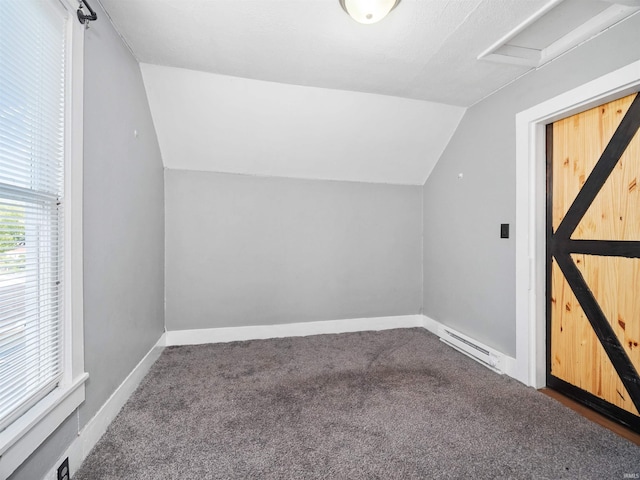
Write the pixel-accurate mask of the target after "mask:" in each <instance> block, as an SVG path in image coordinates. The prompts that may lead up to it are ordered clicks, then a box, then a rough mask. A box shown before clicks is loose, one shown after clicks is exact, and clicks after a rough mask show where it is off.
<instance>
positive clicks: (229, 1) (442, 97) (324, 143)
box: [0, 0, 640, 185]
mask: <svg viewBox="0 0 640 480" xmlns="http://www.w3.org/2000/svg"><path fill="white" fill-rule="evenodd" d="M0 1H1V0H0ZM96 1H99V2H100V3H101V5H102V6H103V8H104V9H105V10H106V12H107V13H108V15H109V16H110V17H111V19H112V21H113V23H114V25H115V27H116V29H117V30H118V31H119V32H120V34H121V35H122V37H123V38H124V40H125V41H126V42H127V43H128V45H129V46H130V48H131V49H132V51H133V53H134V55H135V56H136V58H137V59H138V61H139V62H140V63H141V64H142V66H143V68H142V72H143V78H144V82H145V87H146V89H147V95H148V98H149V104H150V107H151V113H152V116H153V120H154V124H155V128H156V131H157V134H158V139H159V144H160V149H161V153H162V157H163V162H164V165H165V166H166V167H168V168H181V169H192V170H208V171H215V172H226V173H241V174H250V175H274V176H285V177H298V178H318V179H331V180H349V181H363V182H381V183H397V184H413V185H420V184H423V183H424V182H425V180H426V178H427V177H428V175H429V173H430V172H431V170H432V169H433V167H434V165H435V164H436V162H437V161H438V159H439V157H440V155H441V154H442V152H443V151H444V149H445V148H446V145H447V143H448V141H449V140H450V138H451V136H452V135H453V134H454V132H455V129H456V128H457V125H458V123H459V122H460V119H461V118H462V115H463V114H464V109H465V107H468V106H470V105H473V104H474V103H476V102H478V101H480V100H481V99H482V98H484V97H486V96H487V95H490V94H491V93H493V92H495V91H496V90H498V89H500V88H501V87H503V86H504V85H506V84H508V83H509V82H511V81H513V80H514V79H515V78H517V77H519V76H520V75H522V74H524V73H526V72H527V71H529V70H531V69H532V68H535V66H536V65H540V64H541V63H540V62H537V63H536V62H533V63H532V61H528V65H527V61H525V62H524V63H523V62H522V61H520V63H518V62H516V63H515V64H514V63H512V62H511V60H513V58H515V57H507V60H508V61H509V62H508V63H496V62H494V61H487V60H478V56H479V55H480V54H485V53H486V52H487V51H491V49H492V48H494V47H495V48H497V49H499V50H497V51H496V52H497V53H498V54H500V55H496V54H492V55H489V57H491V56H493V57H496V58H499V59H500V58H501V59H502V60H504V59H505V55H503V54H502V53H503V52H504V49H505V48H506V49H507V50H508V49H511V50H514V49H515V50H517V51H518V52H525V53H526V55H529V53H527V50H528V49H530V47H531V45H534V47H536V48H543V47H544V46H545V45H546V44H548V43H549V41H554V39H555V38H556V37H557V31H556V30H554V33H553V35H552V36H551V38H550V39H549V38H546V37H549V35H550V34H549V35H546V37H545V33H549V32H548V30H549V28H548V27H544V25H546V24H544V23H533V24H532V26H533V27H534V30H535V27H536V25H538V26H540V25H542V26H541V27H540V28H538V31H539V34H537V35H534V38H529V36H530V34H531V32H527V31H524V30H522V29H523V28H525V27H526V28H529V23H531V21H533V20H535V19H536V18H537V17H539V16H541V15H542V14H543V13H544V12H545V11H547V10H550V11H557V12H561V11H564V10H566V8H565V7H567V6H568V5H569V4H570V3H571V4H573V7H572V8H577V9H584V7H585V6H587V4H588V7H589V12H590V13H589V14H588V15H586V17H585V18H584V19H583V20H582V21H588V19H589V16H592V15H594V14H597V13H598V12H601V11H602V10H604V9H607V8H609V7H611V6H612V4H626V5H627V6H626V7H625V6H620V5H617V6H616V7H615V8H620V9H622V10H625V9H629V8H630V7H629V6H635V7H640V0H402V1H401V3H400V4H399V5H398V6H397V8H395V9H394V10H393V11H392V12H391V13H390V14H389V16H388V17H387V18H385V19H383V20H382V21H381V22H379V23H376V24H373V25H362V24H359V23H356V22H355V21H354V20H352V19H351V18H350V17H349V16H348V15H347V14H346V13H345V12H344V11H343V10H342V8H341V7H340V4H339V1H338V0H96ZM558 5H560V6H561V8H556V7H557V6H558ZM567 8H568V7H567ZM625 11H626V10H625ZM593 12H595V13H593ZM614 13H615V12H614ZM563 15H564V20H563V17H557V18H555V19H551V20H549V19H548V18H547V20H546V21H547V23H549V22H551V24H552V25H555V26H556V27H557V26H558V25H560V26H562V25H569V27H567V28H574V27H576V25H572V24H571V22H569V21H568V19H571V18H575V17H576V16H577V17H582V16H584V15H582V16H581V15H576V13H575V11H574V12H573V13H571V12H569V13H567V12H565V13H564V14H563ZM624 15H626V13H622V14H618V13H616V14H615V15H613V16H611V15H610V16H609V17H610V18H612V19H613V20H610V22H609V24H606V25H604V24H603V25H601V24H600V23H598V24H597V25H596V26H595V27H594V28H591V29H588V30H587V33H586V34H583V35H582V36H579V37H576V36H575V35H573V37H574V38H573V43H570V42H569V43H567V42H564V45H565V47H564V48H565V50H566V48H571V47H572V46H575V45H577V44H578V43H579V42H582V41H584V40H588V38H590V36H593V35H595V34H598V33H600V31H601V30H603V29H604V28H607V26H608V25H611V22H615V21H618V20H619V18H621V17H622V16H624ZM609 17H608V18H609ZM565 20H566V21H565ZM542 21H545V17H542ZM592 23H593V22H592ZM554 28H555V27H554ZM532 31H533V30H532ZM540 32H541V33H540ZM516 35H517V37H516ZM570 36H571V35H567V37H570ZM563 38H565V37H563ZM509 39H511V41H512V43H513V42H520V43H521V44H522V45H520V44H517V45H516V46H515V47H514V46H512V45H505V46H504V48H502V47H501V45H502V44H503V43H502V42H505V41H506V40H509ZM523 39H524V40H523ZM531 42H533V44H532V43H531ZM538 43H540V45H538ZM554 45H555V44H554ZM552 46H553V45H552ZM500 48H502V50H500ZM550 48H551V47H549V48H547V50H549V49H550ZM555 51H556V54H558V53H561V52H562V51H564V50H562V49H558V48H555ZM536 52H537V54H536V55H537V56H538V57H539V58H542V57H543V56H544V55H543V54H544V53H545V50H539V51H538V50H536ZM516 60H517V59H516Z"/></svg>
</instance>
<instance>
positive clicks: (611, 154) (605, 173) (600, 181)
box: [556, 94, 640, 239]
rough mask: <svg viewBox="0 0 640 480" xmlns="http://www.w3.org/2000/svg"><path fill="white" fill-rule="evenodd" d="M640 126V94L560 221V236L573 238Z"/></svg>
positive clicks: (558, 234)
mask: <svg viewBox="0 0 640 480" xmlns="http://www.w3.org/2000/svg"><path fill="white" fill-rule="evenodd" d="M639 127H640V94H639V95H636V98H635V99H634V100H633V102H632V103H631V106H630V107H629V110H627V113H626V115H625V116H624V118H623V119H622V121H621V122H620V125H618V128H617V129H616V131H615V133H614V134H613V136H612V137H611V140H610V141H609V143H608V145H607V147H606V148H605V149H604V152H602V155H601V156H600V159H599V160H598V163H596V166H595V167H593V171H592V172H591V174H590V175H589V177H588V178H587V181H586V182H585V183H584V185H583V186H582V189H581V190H580V191H579V192H578V195H577V196H576V199H575V200H574V201H573V203H572V204H571V206H570V207H569V210H568V211H567V214H566V215H565V216H564V218H563V219H562V222H560V225H559V226H558V229H557V230H556V235H557V236H558V237H560V238H566V239H569V238H570V237H571V235H573V232H574V230H575V229H576V227H577V226H578V224H579V223H580V220H582V217H584V214H585V213H587V210H588V209H589V206H590V205H591V203H593V200H594V199H595V198H596V195H598V192H600V190H601V189H602V186H603V185H604V184H605V182H606V181H607V178H609V175H611V172H612V171H613V169H614V168H615V166H616V164H617V163H618V160H620V157H621V156H622V154H623V153H624V151H625V150H626V149H627V147H628V146H629V143H631V140H633V137H634V135H635V134H636V132H637V131H638V128H639Z"/></svg>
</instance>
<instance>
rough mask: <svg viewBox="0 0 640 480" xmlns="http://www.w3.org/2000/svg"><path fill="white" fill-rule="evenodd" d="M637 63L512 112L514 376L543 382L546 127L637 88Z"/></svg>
mask: <svg viewBox="0 0 640 480" xmlns="http://www.w3.org/2000/svg"><path fill="white" fill-rule="evenodd" d="M639 86H640V61H637V62H634V63H631V64H629V65H627V66H626V67H622V68H620V69H618V70H615V71H613V72H611V73H609V74H607V75H604V76H602V77H599V78H597V79H595V80H593V81H591V82H589V83H586V84H584V85H582V86H580V87H577V88H574V89H573V90H570V91H568V92H566V93H563V94H561V95H558V96H557V97H554V98H552V99H550V100H547V101H546V102H543V103H541V104H539V105H536V106H534V107H531V108H529V109H528V110H524V111H522V112H520V113H518V114H517V115H516V372H515V373H516V375H515V377H516V378H517V379H518V380H520V381H521V382H523V383H525V384H527V385H530V386H533V387H536V388H541V387H544V386H545V384H546V380H545V376H546V339H545V323H546V321H545V208H546V207H545V203H546V192H545V175H546V172H545V170H546V167H545V165H546V161H545V125H546V124H548V123H551V122H553V121H555V120H559V119H561V118H564V117H567V116H570V115H573V114H575V113H578V112H581V111H584V110H587V109H589V108H592V107H594V106H597V105H600V104H602V103H606V102H609V101H611V100H614V99H616V98H620V97H623V96H625V95H628V94H631V93H633V92H634V91H638V89H639V88H640V87H639Z"/></svg>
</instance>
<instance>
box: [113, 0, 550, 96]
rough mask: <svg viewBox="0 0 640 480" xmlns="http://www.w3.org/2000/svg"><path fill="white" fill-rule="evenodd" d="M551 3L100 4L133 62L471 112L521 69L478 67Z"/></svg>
mask: <svg viewBox="0 0 640 480" xmlns="http://www.w3.org/2000/svg"><path fill="white" fill-rule="evenodd" d="M549 1H550V0H402V2H401V3H400V4H399V5H398V7H397V8H396V9H394V10H393V11H392V12H391V13H390V14H389V16H388V17H387V18H385V19H383V20H382V21H381V22H379V23H377V24H373V25H361V24H359V23H356V22H355V21H353V20H352V19H351V18H350V17H349V16H348V15H346V13H345V12H344V11H343V10H342V8H341V7H340V4H339V2H338V0H101V3H102V4H103V6H104V8H105V9H106V10H107V12H108V14H109V15H110V16H111V18H112V20H113V22H114V24H115V25H116V27H117V29H118V30H119V32H120V33H121V34H122V35H123V37H124V38H125V40H126V41H127V43H128V44H129V46H130V47H131V48H132V50H133V52H134V54H135V55H136V57H137V58H138V60H139V61H140V62H143V63H150V64H156V65H166V66H173V67H181V68H187V69H192V70H201V71H205V72H212V73H218V74H223V75H231V76H236V77H244V78H251V79H257V80H267V81H272V82H279V83H288V84H294V85H306V86H315V87H323V88H333V89H339V90H352V91H358V92H367V93H378V94H383V95H393V96H399V97H405V98H413V99H420V100H429V101H434V102H440V103H446V104H450V105H459V106H469V105H471V104H473V103H475V102H477V101H478V100H480V99H481V98H483V97H484V96H486V95H488V94H490V93H491V92H493V91H495V90H496V89H498V88H500V87H501V86H503V85H504V84H506V83H508V82H509V81H511V80H512V79H514V78H515V77H517V76H518V75H520V74H522V73H524V72H525V71H527V70H528V69H529V67H524V66H517V65H500V64H496V63H492V62H486V61H478V60H477V59H476V57H477V56H478V55H479V54H480V53H481V52H482V51H483V50H485V49H486V48H488V47H489V46H490V45H491V44H493V43H494V42H495V41H497V40H498V39H499V38H500V37H502V36H503V35H505V34H506V33H508V32H509V31H510V30H512V29H513V28H514V27H516V26H517V25H518V24H520V23H521V22H523V21H524V20H525V19H527V18H528V17H530V16H531V15H532V14H534V13H535V12H536V11H538V10H539V9H540V8H542V7H544V6H545V5H546V4H548V3H549Z"/></svg>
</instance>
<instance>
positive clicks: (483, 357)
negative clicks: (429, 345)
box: [438, 327, 504, 374]
mask: <svg viewBox="0 0 640 480" xmlns="http://www.w3.org/2000/svg"><path fill="white" fill-rule="evenodd" d="M438 336H439V337H440V340H441V341H442V342H444V343H446V344H447V345H449V346H450V347H452V348H455V349H456V350H458V351H459V352H460V353H463V354H465V355H466V356H467V357H470V358H472V359H474V360H476V361H477V362H480V363H482V364H483V365H485V366H486V367H489V368H490V369H491V370H493V371H495V372H498V373H500V374H501V373H503V372H504V356H503V355H502V354H501V353H500V352H497V351H495V350H493V349H492V348H490V347H487V346H486V345H483V344H482V343H480V342H478V341H476V340H474V339H473V338H471V337H468V336H466V335H464V334H462V333H460V332H457V331H455V330H453V329H452V328H449V327H440V331H439V333H438Z"/></svg>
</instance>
